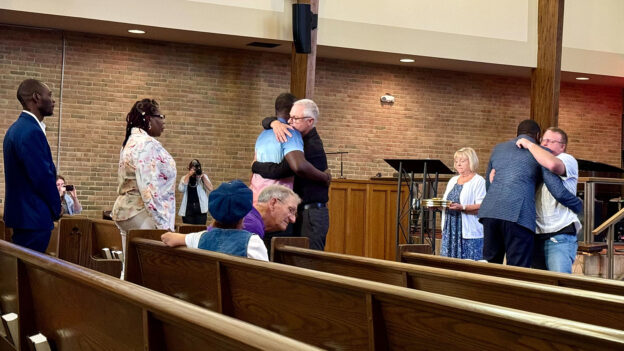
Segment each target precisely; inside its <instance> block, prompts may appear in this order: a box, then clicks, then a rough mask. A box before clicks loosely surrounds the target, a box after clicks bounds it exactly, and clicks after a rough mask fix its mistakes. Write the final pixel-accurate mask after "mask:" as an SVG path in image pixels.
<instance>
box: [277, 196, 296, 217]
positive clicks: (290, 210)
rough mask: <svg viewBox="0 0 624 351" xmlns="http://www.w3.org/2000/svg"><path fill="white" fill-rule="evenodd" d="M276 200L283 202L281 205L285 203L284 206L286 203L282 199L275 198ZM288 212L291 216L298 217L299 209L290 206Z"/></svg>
mask: <svg viewBox="0 0 624 351" xmlns="http://www.w3.org/2000/svg"><path fill="white" fill-rule="evenodd" d="M275 199H276V200H277V201H279V202H281V203H283V204H284V201H282V200H280V199H278V198H275ZM284 205H285V204H284ZM288 212H290V215H291V216H295V217H297V208H296V207H293V206H288Z"/></svg>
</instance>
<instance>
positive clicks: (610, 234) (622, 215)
mask: <svg viewBox="0 0 624 351" xmlns="http://www.w3.org/2000/svg"><path fill="white" fill-rule="evenodd" d="M622 219H624V208H623V209H621V210H619V211H618V212H617V213H616V214H614V215H613V216H611V218H609V219H607V220H606V221H604V223H602V224H601V225H600V226H599V227H598V228H596V229H594V230H593V231H592V234H593V235H598V234H600V233H602V232H603V231H605V230H608V231H607V260H608V261H609V264H608V265H607V278H609V279H613V268H614V262H615V257H614V255H615V250H614V247H613V242H614V240H615V225H616V224H618V223H619V222H620V221H621V220H622Z"/></svg>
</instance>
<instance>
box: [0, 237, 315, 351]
mask: <svg viewBox="0 0 624 351" xmlns="http://www.w3.org/2000/svg"><path fill="white" fill-rule="evenodd" d="M0 263H1V264H0V306H1V308H2V311H3V313H9V312H14V313H17V314H18V316H19V318H18V321H19V335H20V336H19V340H20V344H21V345H20V346H21V348H20V349H27V346H26V342H27V339H26V338H27V336H29V335H34V334H36V333H39V332H40V333H42V334H44V335H45V336H46V337H47V338H48V340H49V342H50V343H51V344H52V349H54V350H58V351H63V350H239V349H240V350H261V349H262V350H316V348H313V347H310V346H309V345H305V344H302V343H300V342H297V341H294V340H292V339H288V338H285V337H283V336H280V335H277V334H274V333H271V332H268V331H266V330H263V329H260V328H258V327H254V326H251V325H249V324H246V323H242V322H240V321H237V320H234V319H231V318H228V317H226V316H222V315H219V314H216V313H213V312H210V311H207V310H205V309H201V308H198V307H196V306H193V305H191V304H188V303H186V302H183V301H180V300H179V299H174V298H171V297H169V296H165V295H163V294H160V293H157V292H154V291H151V290H149V289H145V288H143V287H139V286H136V285H134V284H131V283H128V282H124V281H121V280H119V279H116V278H112V277H109V276H106V275H104V274H101V273H98V272H95V271H92V270H89V269H85V268H82V267H79V266H77V265H74V264H71V263H68V262H64V261H62V260H58V259H55V258H52V257H49V256H46V255H42V254H39V253H36V252H34V251H31V250H28V249H25V248H21V247H18V246H16V245H12V244H10V243H6V242H0ZM0 349H2V350H15V349H16V348H15V347H14V346H13V345H12V344H11V342H10V340H8V339H5V338H2V337H0Z"/></svg>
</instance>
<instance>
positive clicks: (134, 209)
mask: <svg viewBox="0 0 624 351" xmlns="http://www.w3.org/2000/svg"><path fill="white" fill-rule="evenodd" d="M126 122H127V124H126V138H125V140H124V142H123V148H122V150H121V156H120V158H119V170H118V181H119V186H118V188H117V192H118V193H119V196H118V197H117V200H116V201H115V205H114V206H113V211H112V213H111V217H112V218H113V220H114V221H115V223H116V224H117V226H118V227H119V230H120V231H121V240H122V247H123V251H124V257H125V252H126V234H127V233H128V231H129V230H131V229H166V230H173V228H174V221H175V184H176V164H175V161H174V160H173V158H172V157H171V155H170V154H169V153H168V152H167V150H165V148H164V147H163V146H162V145H161V144H160V142H159V141H158V140H156V139H155V138H156V137H159V136H160V135H161V134H162V132H163V130H164V129H165V115H163V114H161V112H160V108H159V105H158V103H157V102H156V101H154V100H151V99H143V100H140V101H137V102H136V103H135V104H134V106H132V109H131V110H130V112H128V115H127V117H126ZM122 277H123V273H122Z"/></svg>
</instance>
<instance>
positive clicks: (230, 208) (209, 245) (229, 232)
mask: <svg viewBox="0 0 624 351" xmlns="http://www.w3.org/2000/svg"><path fill="white" fill-rule="evenodd" d="M208 199H209V202H208V211H210V214H211V215H212V218H214V221H213V223H212V229H211V230H208V231H205V232H198V233H192V234H189V235H184V234H180V233H172V232H167V233H165V234H163V235H162V236H161V240H162V242H163V243H165V245H167V246H171V247H174V246H187V247H190V248H198V249H204V250H210V251H216V252H221V253H225V254H230V255H235V256H241V257H248V258H254V259H257V260H262V261H268V260H269V257H268V254H267V249H266V246H264V242H263V241H262V239H261V238H260V237H259V236H258V235H256V234H252V233H250V232H248V231H246V230H243V229H242V228H243V218H244V217H245V216H246V215H247V214H248V213H249V211H251V209H252V207H253V206H252V201H253V194H252V191H251V190H250V189H249V188H248V187H247V186H246V185H245V184H244V183H243V182H241V181H240V180H234V181H231V182H225V183H222V184H221V185H220V186H219V187H218V188H217V189H216V190H214V191H213V192H211V193H210V195H209V198H208Z"/></svg>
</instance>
